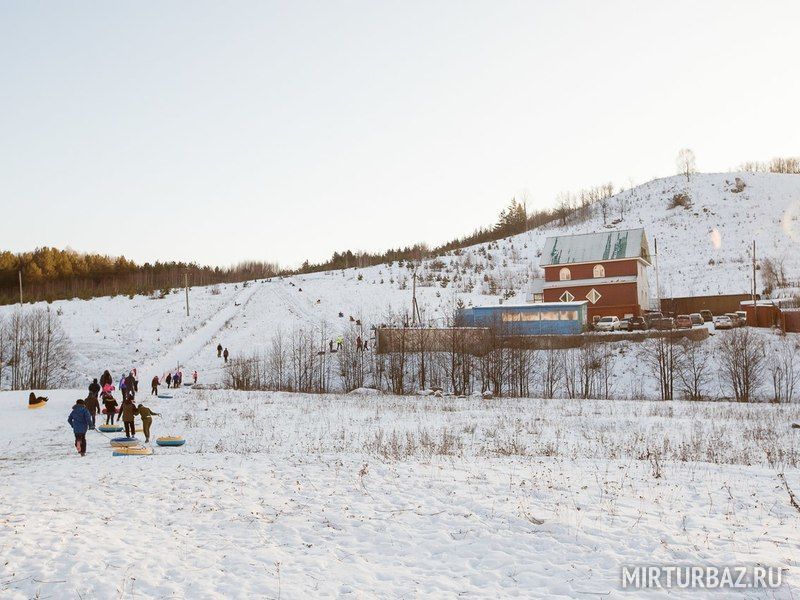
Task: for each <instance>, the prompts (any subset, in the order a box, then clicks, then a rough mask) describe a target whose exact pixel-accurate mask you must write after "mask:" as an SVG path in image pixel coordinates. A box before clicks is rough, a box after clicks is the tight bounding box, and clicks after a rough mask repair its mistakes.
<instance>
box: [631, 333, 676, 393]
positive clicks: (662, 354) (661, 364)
mask: <svg viewBox="0 0 800 600" xmlns="http://www.w3.org/2000/svg"><path fill="white" fill-rule="evenodd" d="M676 346H677V344H676V342H675V337H674V336H673V335H671V334H667V335H664V336H660V337H656V338H650V339H648V340H647V341H645V342H644V343H642V345H641V346H640V348H639V358H640V359H641V361H642V362H643V363H644V364H645V365H646V366H647V369H648V370H649V371H650V373H651V374H652V375H653V376H654V377H655V378H656V379H657V380H658V387H659V391H660V394H661V399H662V400H672V399H673V398H674V390H675V376H676V371H677V370H678V351H677V347H676Z"/></svg>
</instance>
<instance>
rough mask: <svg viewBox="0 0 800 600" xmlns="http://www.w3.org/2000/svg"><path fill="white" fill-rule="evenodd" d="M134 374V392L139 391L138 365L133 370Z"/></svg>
mask: <svg viewBox="0 0 800 600" xmlns="http://www.w3.org/2000/svg"><path fill="white" fill-rule="evenodd" d="M131 374H132V375H133V393H134V394H138V393H139V373H138V372H137V371H136V367H134V369H133V371H132V372H131Z"/></svg>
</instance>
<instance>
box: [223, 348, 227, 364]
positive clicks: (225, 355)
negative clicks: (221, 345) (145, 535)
mask: <svg viewBox="0 0 800 600" xmlns="http://www.w3.org/2000/svg"><path fill="white" fill-rule="evenodd" d="M228 356H229V354H228V349H227V348H225V350H224V351H223V353H222V358H224V359H225V362H228Z"/></svg>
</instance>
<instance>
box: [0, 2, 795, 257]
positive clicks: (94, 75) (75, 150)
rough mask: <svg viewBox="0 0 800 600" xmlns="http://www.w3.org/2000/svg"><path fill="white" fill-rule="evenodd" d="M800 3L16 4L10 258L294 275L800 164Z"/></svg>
mask: <svg viewBox="0 0 800 600" xmlns="http://www.w3.org/2000/svg"><path fill="white" fill-rule="evenodd" d="M799 27H800V2H797V1H794V0H792V1H786V2H761V1H760V2H751V1H748V2H733V1H730V0H725V1H718V2H712V1H700V2H696V1H692V2H676V1H670V2H658V3H656V2H643V1H641V0H638V1H630V2H610V1H603V2H597V1H586V2H571V1H560V0H559V1H556V0H554V1H552V2H542V1H539V2H537V1H534V0H529V1H526V2H502V1H491V2H490V1H488V0H487V1H485V2H465V1H462V0H451V1H448V2H441V1H440V2H437V1H435V0H433V1H432V0H425V1H420V2H413V1H404V2H381V1H377V0H373V1H371V2H334V1H319V2H300V1H286V2H266V1H253V2H244V1H241V2H219V1H215V2H202V1H197V0H191V1H188V0H187V1H185V2H178V1H174V2H161V1H159V2H155V1H149V2H148V1H143V0H137V1H132V2H122V1H119V0H114V1H113V2H106V1H103V2H100V1H98V2H61V1H53V2H35V1H33V0H21V1H19V2H11V1H8V0H5V1H3V2H0V249H11V250H15V251H19V250H28V249H32V248H34V247H36V246H43V245H48V246H57V247H65V246H70V247H72V248H75V249H77V250H82V251H97V252H102V253H108V254H113V255H120V254H124V255H125V256H127V257H129V258H133V259H136V260H139V261H145V260H155V259H161V260H179V259H182V260H194V261H197V262H200V263H207V264H215V265H227V264H231V263H234V262H237V261H239V260H244V259H259V260H275V261H278V262H280V263H281V264H282V265H284V266H296V265H298V264H299V263H300V262H301V261H302V260H303V259H305V258H309V259H311V260H314V261H316V260H320V259H325V258H327V257H329V255H330V254H331V253H332V252H333V251H334V250H345V249H351V250H353V251H356V250H371V251H373V250H381V249H385V248H387V247H394V246H400V245H407V244H412V243H414V242H418V241H424V242H428V243H429V244H436V243H439V242H443V241H445V240H448V239H451V238H453V237H455V236H458V235H463V234H466V233H469V232H471V231H472V230H473V229H474V228H475V227H477V226H481V225H488V224H490V223H492V222H493V221H494V220H495V218H496V215H497V213H498V212H499V210H500V209H501V208H503V207H504V206H505V205H506V204H507V203H508V201H509V200H510V199H511V198H512V196H515V195H516V196H517V197H519V196H520V195H522V194H526V195H527V197H528V198H529V205H530V206H532V207H533V208H536V207H542V206H551V205H552V204H553V201H554V198H555V196H556V195H557V194H558V193H559V192H561V191H567V190H571V191H574V190H577V189H579V188H581V187H586V186H591V185H595V184H599V183H603V182H606V181H612V182H614V184H615V186H616V187H619V186H625V187H629V186H630V185H631V182H634V183H643V182H644V181H647V180H648V179H651V178H653V177H656V176H659V177H660V176H666V175H671V174H673V173H674V171H675V156H676V154H677V152H678V150H679V149H680V148H682V147H689V148H691V149H693V150H694V152H695V154H696V156H697V164H698V167H699V168H700V170H702V171H725V170H728V169H729V168H731V167H734V166H736V165H738V164H740V163H741V162H743V161H745V160H767V159H769V158H771V157H773V156H785V155H797V154H800V124H799V123H800V121H798V110H800V76H798V56H800V29H799Z"/></svg>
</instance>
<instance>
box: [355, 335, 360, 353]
mask: <svg viewBox="0 0 800 600" xmlns="http://www.w3.org/2000/svg"><path fill="white" fill-rule="evenodd" d="M356 350H358V351H359V352H361V336H360V335H359V336H357V337H356Z"/></svg>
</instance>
